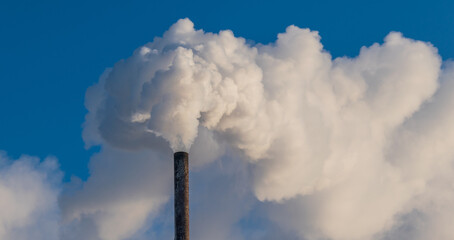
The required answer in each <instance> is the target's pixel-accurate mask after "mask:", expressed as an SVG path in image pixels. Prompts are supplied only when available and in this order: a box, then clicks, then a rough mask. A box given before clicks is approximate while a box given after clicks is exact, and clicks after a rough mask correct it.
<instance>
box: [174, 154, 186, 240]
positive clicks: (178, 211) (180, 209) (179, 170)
mask: <svg viewBox="0 0 454 240" xmlns="http://www.w3.org/2000/svg"><path fill="white" fill-rule="evenodd" d="M188 157H189V154H188V153H187V152H176V153H174V154H173V168H174V185H175V240H189V168H188V159H189V158H188Z"/></svg>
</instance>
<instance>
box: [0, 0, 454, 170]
mask: <svg viewBox="0 0 454 240" xmlns="http://www.w3.org/2000/svg"><path fill="white" fill-rule="evenodd" d="M453 9H454V2H453V1H449V0H440V1H431V2H430V3H429V2H428V1H421V0H411V1H410V0H403V1H393V0H385V1H361V0H358V1H357V0H347V1H327V0H320V1H278V2H276V1H236V0H234V1H221V2H219V1H200V0H197V1H85V0H82V1H2V2H1V3H0V22H1V25H0V33H1V38H0V54H1V59H0V61H1V62H0V76H1V87H0V106H1V109H2V111H1V112H2V116H1V118H0V133H1V134H0V149H3V150H5V151H7V152H8V153H9V154H10V155H13V156H18V155H20V154H23V153H26V154H30V155H36V156H40V157H44V156H47V155H54V156H56V157H58V159H59V161H60V163H61V166H62V169H63V170H64V172H65V173H66V176H67V177H69V176H70V175H72V174H75V175H78V176H80V177H82V178H85V177H86V176H87V174H88V172H87V171H88V170H87V163H88V159H89V156H90V155H91V151H87V150H85V149H84V143H83V141H82V138H81V130H82V127H81V125H82V123H83V122H84V116H85V113H86V109H85V107H84V95H85V90H86V89H87V88H88V87H89V86H90V85H92V84H94V83H95V82H96V81H97V80H98V78H99V76H100V74H101V73H102V72H103V71H104V69H105V68H107V67H111V66H113V64H114V63H115V62H117V61H119V60H120V59H123V58H126V57H128V56H130V55H131V54H132V51H133V50H134V49H136V48H137V47H138V46H140V45H143V44H145V43H147V42H150V41H152V40H153V38H154V37H156V36H161V35H162V33H163V32H164V31H165V30H166V29H167V28H168V27H169V26H170V25H171V24H173V23H174V22H176V20H178V19H180V18H183V17H189V18H190V19H191V20H192V21H193V22H194V24H195V27H196V28H201V29H204V30H205V31H211V32H218V31H219V30H222V29H231V30H232V31H233V32H234V33H235V34H236V35H237V36H241V37H244V38H246V39H248V40H251V41H253V42H256V43H268V42H272V41H274V40H275V39H276V35H277V34H278V33H281V32H283V31H284V30H285V28H286V27H287V26H289V25H292V24H294V25H296V26H299V27H302V28H310V29H312V30H317V31H319V33H320V35H321V37H322V43H323V45H324V46H325V49H326V50H328V51H329V52H330V53H331V54H332V55H333V57H338V56H344V55H347V56H355V55H357V54H358V52H359V49H360V47H362V46H369V45H371V44H372V43H374V42H382V39H383V38H384V37H385V36H386V34H388V33H389V32H390V31H400V32H402V33H403V34H404V35H405V36H406V37H410V38H413V39H418V40H423V41H429V42H431V43H433V44H434V45H435V46H436V47H437V48H438V49H439V53H440V54H441V56H443V58H444V59H448V58H451V57H452V56H454V44H453V43H454V31H453V30H452V29H453V26H454V14H452V10H453Z"/></svg>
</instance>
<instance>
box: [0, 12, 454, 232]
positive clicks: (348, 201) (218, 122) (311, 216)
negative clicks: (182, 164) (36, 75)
mask: <svg viewBox="0 0 454 240" xmlns="http://www.w3.org/2000/svg"><path fill="white" fill-rule="evenodd" d="M453 91H454V64H452V63H450V62H445V63H443V62H442V60H441V58H440V56H439V55H438V53H437V50H436V48H435V47H433V46H432V45H431V44H430V43H425V42H421V41H415V40H411V39H408V38H405V37H403V36H402V34H400V33H395V32H393V33H390V34H389V35H388V36H387V37H386V38H385V40H384V42H383V43H381V44H378V43H376V44H373V45H372V46H370V47H363V48H361V51H360V53H359V55H358V56H356V57H354V58H348V57H342V58H336V59H333V58H332V57H331V56H330V54H329V53H328V52H327V51H325V50H324V49H323V46H322V44H321V42H320V37H319V35H318V33H317V32H315V31H310V30H308V29H300V28H298V27H295V26H290V27H288V28H287V30H286V32H285V33H282V34H279V35H278V39H277V41H276V42H274V43H271V44H268V45H261V44H258V45H251V44H248V43H247V42H246V41H245V40H244V39H243V38H239V37H235V36H234V34H233V33H232V32H231V31H228V30H227V31H221V32H219V33H217V34H214V33H205V32H203V31H202V30H195V29H194V26H193V23H192V22H191V21H190V20H188V19H182V20H180V21H178V22H177V23H176V24H174V25H173V26H172V27H171V28H170V29H169V30H168V31H167V32H166V33H165V34H164V36H163V37H162V38H156V39H155V40H154V41H153V42H151V43H149V44H146V45H145V46H142V47H140V48H139V49H137V50H136V51H135V52H134V54H133V55H132V56H131V57H130V58H128V59H126V60H122V61H120V62H118V63H117V64H116V65H115V66H114V67H112V68H110V69H108V70H106V72H105V73H104V74H103V76H101V78H100V81H99V83H97V84H96V85H94V86H93V87H90V88H89V89H88V90H87V94H86V107H87V109H88V111H89V113H88V114H87V116H86V122H85V124H84V132H83V137H84V140H85V143H86V145H87V147H90V146H93V145H101V146H102V148H101V151H100V152H99V153H97V154H95V155H94V156H93V157H92V159H91V162H90V172H91V176H90V178H89V179H88V180H87V181H86V182H81V181H80V180H77V179H76V178H74V179H73V181H72V182H71V184H70V185H68V186H67V187H66V189H65V192H64V194H63V195H62V196H61V198H60V207H61V211H62V227H61V228H60V233H59V234H60V235H59V238H60V239H64V240H69V239H101V240H107V239H109V240H119V239H144V238H151V239H170V238H172V231H173V228H172V224H173V219H172V210H171V209H172V204H171V201H169V200H170V199H171V195H172V189H173V188H172V180H171V179H172V176H173V175H172V161H171V156H172V151H180V150H184V151H189V152H190V156H191V157H190V164H191V169H192V172H191V178H190V179H191V180H190V181H191V234H192V237H193V238H195V239H202V240H203V239H218V240H222V239H235V240H241V239H248V240H258V239H260V240H266V239H270V240H271V239H306V240H322V239H323V240H326V239H329V240H396V239H403V240H406V239H413V240H426V239H437V240H451V239H453V238H454V230H452V227H451V216H452V215H453V214H454V210H453V208H452V206H451V205H452V203H453V202H454V185H453V182H454V172H453V166H454V128H453V127H452V122H453V121H454V113H453V112H452V111H451V106H452V104H453V103H454V95H453V94H452V92H453ZM0 159H1V158H0ZM49 161H50V160H49ZM49 161H44V162H43V163H40V164H39V163H37V162H36V161H35V162H27V161H25V162H24V161H23V160H19V161H17V164H19V165H21V164H22V165H24V164H25V165H24V166H29V167H25V168H18V167H14V166H16V165H14V164H9V163H8V164H6V165H4V164H3V165H4V166H6V167H3V168H1V169H3V170H2V171H1V175H0V192H1V191H3V192H5V194H6V195H8V196H12V197H11V199H22V195H21V194H23V193H27V194H31V195H30V196H34V197H33V198H31V199H40V197H42V196H48V197H49V196H50V197H49V199H47V200H43V201H33V202H26V203H22V202H17V201H9V200H8V201H6V200H4V199H7V198H3V197H2V198H0V199H1V200H0V211H2V210H3V209H9V208H7V207H3V206H24V208H23V207H20V209H25V210H24V212H23V213H21V214H7V213H5V214H3V213H2V214H0V224H2V225H0V238H1V239H21V238H20V237H16V236H17V235H14V234H18V233H19V232H18V231H16V230H11V229H18V230H22V229H25V228H26V229H31V228H29V227H28V226H35V227H36V226H38V225H35V224H38V223H40V222H42V221H38V220H39V219H42V218H40V217H36V216H48V215H46V214H45V213H48V212H51V213H52V214H53V213H54V211H55V209H54V208H53V207H52V206H54V205H55V199H56V195H57V194H58V191H57V190H55V189H56V188H53V187H52V186H53V185H52V184H50V183H51V182H52V181H51V180H48V179H47V177H46V176H49V175H51V176H52V175H53V174H54V172H58V171H57V170H56V169H55V165H52V164H50V165H51V166H54V167H52V168H43V166H47V165H48V164H47V163H49ZM50 162H52V161H50ZM22 165H21V166H22ZM14 169H19V170H20V171H19V170H17V171H16V170H14ZM21 169H22V170H21ZM24 169H25V170H24ZM43 169H44V170H43ZM46 169H47V170H46ZM13 173H14V174H13ZM22 173H24V174H22ZM21 176H27V177H21ZM33 176H35V177H33ZM27 179H28V180H30V181H28V180H27ZM46 179H47V180H46ZM21 181H28V182H26V184H23V185H21V184H18V185H17V184H16V183H20V182H21ZM10 183H15V184H13V185H14V186H13V185H12V184H10ZM23 186H36V187H33V189H35V190H36V191H32V192H25V191H23V190H21V189H23ZM5 189H6V190H5ZM41 190H42V191H41ZM43 192H47V194H44V195H43V194H42V193H43ZM1 196H3V193H2V194H1ZM8 199H9V198H8ZM26 199H28V198H26ZM2 201H3V202H2ZM2 204H4V205H2ZM40 204H41V205H40ZM13 209H15V208H13ZM16 209H19V207H16ZM46 209H47V210H46ZM40 211H43V212H44V213H43V214H44V215H43V214H41V213H40V214H37V215H35V212H40ZM51 216H53V217H55V216H54V215H51ZM50 219H54V218H52V217H51V218H50ZM55 223H56V220H55V221H54V220H52V221H50V225H46V226H55ZM11 226H13V227H11ZM55 229H57V227H55ZM23 232H28V231H23ZM2 234H3V235H2ZM8 234H9V235H8ZM12 234H13V235H12ZM52 234H53V235H52ZM21 236H29V235H21ZM50 236H51V237H49V238H47V239H56V238H57V237H56V233H55V232H53V233H51V234H50ZM52 236H54V237H53V238H52ZM22 239H29V238H26V237H22ZM34 239H40V238H39V237H38V238H34Z"/></svg>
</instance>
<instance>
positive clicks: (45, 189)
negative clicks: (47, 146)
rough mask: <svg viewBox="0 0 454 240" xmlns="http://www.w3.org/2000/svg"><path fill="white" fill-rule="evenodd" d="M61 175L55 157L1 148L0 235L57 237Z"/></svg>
mask: <svg viewBox="0 0 454 240" xmlns="http://www.w3.org/2000/svg"><path fill="white" fill-rule="evenodd" d="M61 176H62V174H61V172H60V171H59V170H58V163H57V160H56V159H55V158H52V157H49V158H46V159H44V161H42V162H40V160H39V159H38V158H35V157H30V156H22V157H20V158H19V159H10V158H9V157H7V155H6V153H5V152H1V151H0V239H5V240H13V239H14V240H28V239H37V240H46V239H49V240H56V239H58V231H59V224H58V222H59V216H60V214H59V209H58V204H57V200H58V194H59V192H60V183H61Z"/></svg>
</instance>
